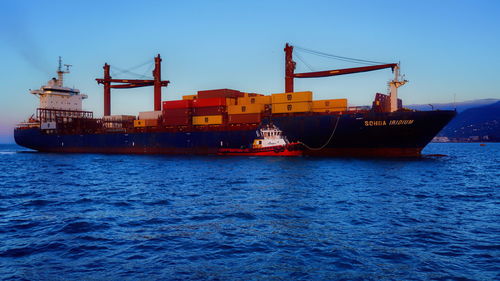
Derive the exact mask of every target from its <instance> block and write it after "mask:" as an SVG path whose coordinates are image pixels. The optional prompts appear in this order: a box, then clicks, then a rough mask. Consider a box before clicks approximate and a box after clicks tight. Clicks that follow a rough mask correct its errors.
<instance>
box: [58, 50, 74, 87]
mask: <svg viewBox="0 0 500 281" xmlns="http://www.w3.org/2000/svg"><path fill="white" fill-rule="evenodd" d="M62 65H63V64H62V58H61V56H59V67H58V68H57V86H59V87H62V86H63V75H64V74H65V73H69V68H70V67H71V66H72V65H71V64H65V65H64V66H65V67H66V71H63V70H62Z"/></svg>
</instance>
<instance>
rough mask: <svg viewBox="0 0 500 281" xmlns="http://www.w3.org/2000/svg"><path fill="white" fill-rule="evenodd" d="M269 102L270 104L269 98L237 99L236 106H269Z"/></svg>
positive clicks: (270, 99)
mask: <svg viewBox="0 0 500 281" xmlns="http://www.w3.org/2000/svg"><path fill="white" fill-rule="evenodd" d="M271 102H272V98H271V96H257V97H243V98H238V105H240V104H271Z"/></svg>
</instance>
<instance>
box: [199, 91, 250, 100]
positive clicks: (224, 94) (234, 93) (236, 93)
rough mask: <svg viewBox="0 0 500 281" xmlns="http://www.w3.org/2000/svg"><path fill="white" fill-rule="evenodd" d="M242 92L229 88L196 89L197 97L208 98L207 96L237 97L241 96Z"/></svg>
mask: <svg viewBox="0 0 500 281" xmlns="http://www.w3.org/2000/svg"><path fill="white" fill-rule="evenodd" d="M243 96H244V94H243V93H242V92H240V91H237V90H231V89H217V90H206V91H198V99H209V98H238V97H243Z"/></svg>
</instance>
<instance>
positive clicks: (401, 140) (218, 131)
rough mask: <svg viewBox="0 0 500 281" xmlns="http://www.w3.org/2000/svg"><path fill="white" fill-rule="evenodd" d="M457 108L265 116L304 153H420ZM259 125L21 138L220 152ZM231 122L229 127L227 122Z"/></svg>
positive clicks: (35, 143)
mask: <svg viewBox="0 0 500 281" xmlns="http://www.w3.org/2000/svg"><path fill="white" fill-rule="evenodd" d="M455 114H456V112H455V111H425V112H393V113H375V112H369V113H366V112H365V113H352V114H351V113H350V114H341V115H331V114H330V115H328V114H325V115H321V114H314V115H313V114H310V115H309V114H304V115H300V116H292V115H282V116H273V117H272V118H269V119H265V120H264V121H263V124H266V123H273V124H274V125H276V126H277V127H278V128H279V129H281V130H282V131H283V135H284V136H286V137H287V138H288V140H289V141H290V142H299V143H301V144H303V155H309V156H325V157H334V156H356V157H357V156H369V157H370V156H374V157H418V156H420V155H421V151H422V149H423V148H424V147H425V146H426V145H427V144H428V143H429V142H430V141H431V140H432V138H433V137H434V136H435V135H436V134H437V133H438V132H439V131H440V130H441V129H442V128H443V127H444V126H445V125H446V124H448V122H449V121H450V120H451V119H452V118H453V117H454V116H455ZM258 127H259V126H258V125H255V126H245V127H244V128H242V129H234V128H233V127H231V129H224V128H213V129H210V128H206V129H203V130H200V129H199V128H192V129H191V131H190V129H189V128H188V129H184V130H183V131H175V130H174V131H172V130H170V131H154V132H133V131H132V132H128V133H95V134H57V133H52V134H47V133H45V132H44V131H42V130H40V129H38V128H31V129H16V130H15V132H14V136H15V140H16V142H17V143H18V144H19V145H21V146H25V147H28V148H31V149H34V150H38V151H44V152H72V153H133V154H199V155H209V154H217V153H218V151H219V150H220V149H221V148H246V147H250V146H251V144H252V142H253V140H254V139H255V137H256V130H257V129H258ZM228 128H229V127H228Z"/></svg>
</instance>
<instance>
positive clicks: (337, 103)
mask: <svg viewBox="0 0 500 281" xmlns="http://www.w3.org/2000/svg"><path fill="white" fill-rule="evenodd" d="M312 108H313V110H316V109H317V110H319V109H325V110H328V111H330V112H332V111H346V110H347V99H332V100H317V101H313V103H312ZM315 112H325V111H315Z"/></svg>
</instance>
